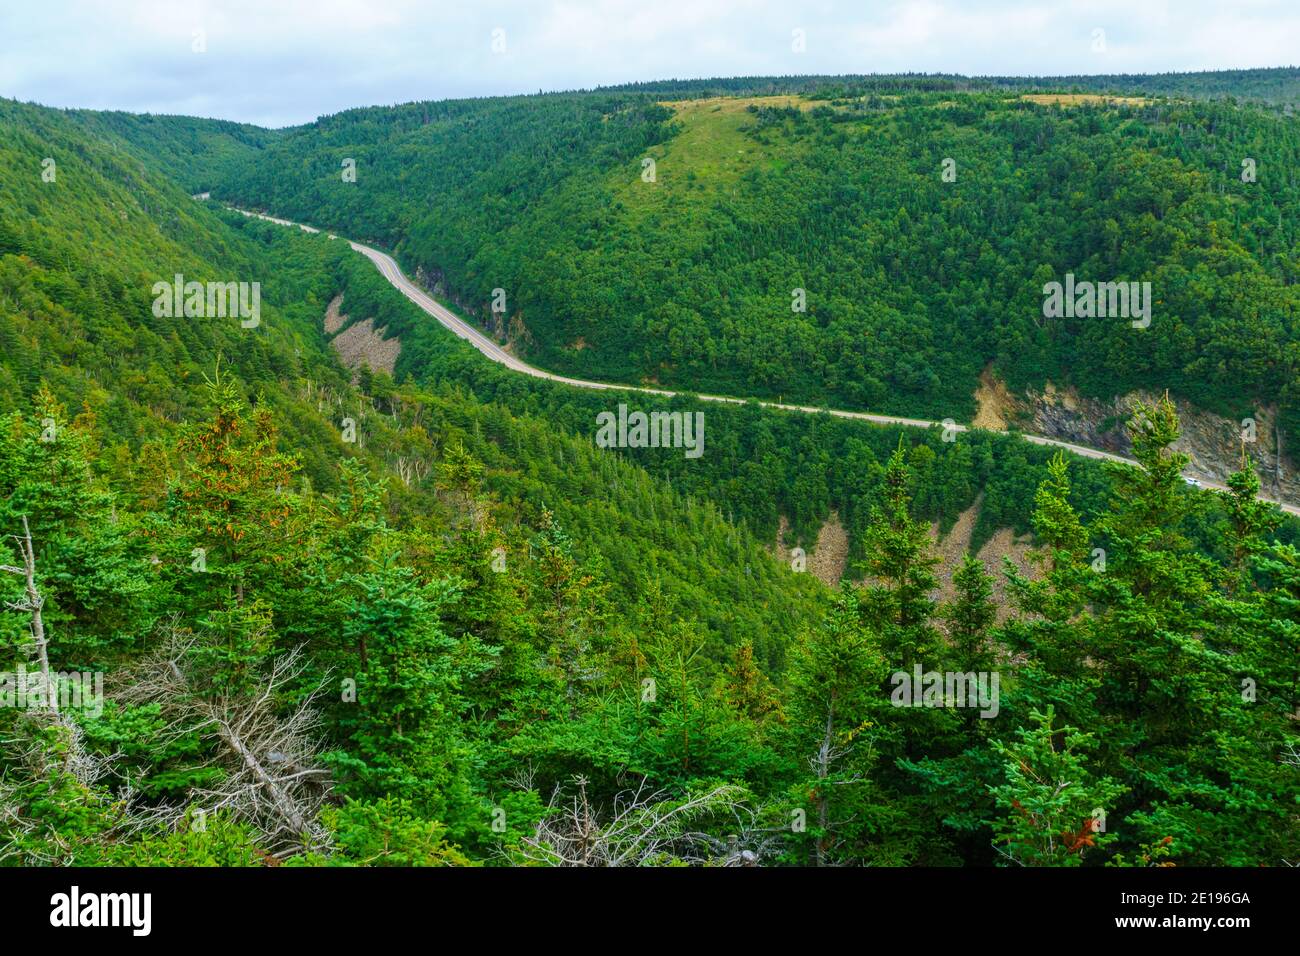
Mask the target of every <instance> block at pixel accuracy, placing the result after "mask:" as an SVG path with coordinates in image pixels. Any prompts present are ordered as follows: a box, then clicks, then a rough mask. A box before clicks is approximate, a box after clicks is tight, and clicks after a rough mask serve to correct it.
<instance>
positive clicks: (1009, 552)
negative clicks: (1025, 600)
mask: <svg viewBox="0 0 1300 956" xmlns="http://www.w3.org/2000/svg"><path fill="white" fill-rule="evenodd" d="M983 501H984V499H983V496H981V497H979V498H976V499H975V503H974V504H973V505H971V506H970V507H969V508H967V509H966V510H965V511H963V512H962V513H961V514H960V515H959V516H958V518H957V521H956V523H955V524H953V526H952V530H951V531H949V532H948V534H947V535H945V536H944V537H943V538H940V537H939V528H938V525H931V526H930V534H931V535H932V536H933V537H934V538H935V553H936V554H937V555H938V557H939V559H940V564H939V565H938V567H936V568H935V577H937V578H938V579H939V587H938V588H937V589H936V590H935V591H934V593H933V594H931V595H930V596H931V597H932V598H934V599H935V600H937V601H941V602H945V603H946V602H948V601H951V600H952V599H953V598H954V597H955V596H956V587H955V586H954V585H953V582H952V576H953V575H954V574H955V573H956V572H957V569H958V568H960V567H961V563H962V559H963V558H964V557H965V555H966V552H967V551H969V550H970V544H971V537H972V535H973V533H974V531H975V525H976V523H977V522H978V521H979V514H980V506H981V505H982V504H983ZM1032 544H1033V539H1032V537H1031V536H1030V535H1023V536H1021V537H1016V535H1015V533H1014V532H1013V531H1012V530H1011V529H1010V528H1001V529H999V530H998V531H997V532H996V533H995V534H994V535H993V537H991V538H990V539H989V540H988V541H987V542H985V544H984V546H983V547H982V548H980V549H979V551H978V552H977V553H976V555H975V557H976V559H977V560H978V561H979V562H980V564H982V565H984V570H985V571H987V572H988V573H989V574H991V575H992V576H993V595H992V600H993V602H994V603H995V604H996V605H997V608H998V617H997V620H998V623H999V624H1001V623H1003V622H1004V621H1005V620H1006V619H1007V618H1008V617H1010V615H1011V607H1010V604H1009V602H1008V599H1007V578H1006V574H1005V571H1004V566H1003V563H1002V559H1003V558H1010V559H1011V563H1012V564H1013V565H1015V567H1016V568H1017V569H1018V570H1019V571H1020V573H1021V574H1024V575H1026V576H1027V577H1029V578H1031V579H1036V578H1037V577H1038V576H1039V573H1040V572H1039V569H1038V567H1037V566H1035V565H1033V564H1031V563H1030V560H1029V554H1030V550H1031V548H1032Z"/></svg>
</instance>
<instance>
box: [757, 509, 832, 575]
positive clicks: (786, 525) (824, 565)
mask: <svg viewBox="0 0 1300 956" xmlns="http://www.w3.org/2000/svg"><path fill="white" fill-rule="evenodd" d="M789 530H790V522H789V521H788V520H787V519H786V517H785V515H781V518H780V521H779V522H778V524H777V529H776V542H775V543H774V544H773V546H772V554H773V555H775V557H776V559H777V560H778V561H780V562H781V563H782V564H784V565H785V566H786V567H791V566H792V565H793V563H794V549H793V548H788V547H786V544H785V536H786V533H787V532H788V531H789ZM804 557H805V562H806V564H805V568H806V570H807V571H809V572H811V573H812V575H813V577H815V578H817V580H819V581H821V582H822V583H823V584H825V585H827V586H828V587H832V588H834V587H839V584H840V579H841V578H843V577H844V569H845V567H847V565H848V561H849V533H848V532H847V531H845V530H844V525H843V524H841V523H840V516H839V514H838V513H837V512H834V511H832V512H831V513H830V514H829V515H828V516H827V518H826V521H825V522H824V523H823V524H822V526H821V529H820V530H819V531H818V532H817V543H816V544H815V545H813V549H812V553H811V554H805V556H804Z"/></svg>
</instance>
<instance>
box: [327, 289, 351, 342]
mask: <svg viewBox="0 0 1300 956" xmlns="http://www.w3.org/2000/svg"><path fill="white" fill-rule="evenodd" d="M342 304H343V296H342V295H341V294H340V295H336V296H335V297H334V298H332V299H330V304H329V305H328V306H326V307H325V334H326V335H333V334H334V333H335V332H337V331H338V330H339V329H341V328H343V323H344V321H345V320H346V319H347V316H345V315H343V314H342V313H341V312H339V306H341V305H342Z"/></svg>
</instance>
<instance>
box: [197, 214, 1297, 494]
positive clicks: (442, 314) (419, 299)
mask: <svg viewBox="0 0 1300 956" xmlns="http://www.w3.org/2000/svg"><path fill="white" fill-rule="evenodd" d="M196 198H197V197H196ZM229 208H231V209H234V210H235V211H237V212H241V213H243V214H244V215H245V216H253V217H256V218H258V219H265V220H266V221H268V222H274V223H278V224H279V225H282V226H297V227H298V228H299V229H302V230H303V231H304V232H320V230H319V229H316V228H314V227H312V226H307V225H303V224H302V223H299V222H291V221H290V220H288V219H278V218H276V217H275V216H268V215H266V214H264V213H259V212H250V211H249V210H247V209H240V208H239V207H237V206H231V207H229ZM329 237H330V238H331V239H337V238H338V237H337V236H335V235H333V234H329ZM347 242H348V244H349V245H350V246H352V248H353V249H355V250H356V251H357V252H359V253H361V254H362V255H363V256H365V257H366V258H367V259H369V260H370V261H371V262H373V263H374V264H375V267H376V268H377V269H378V270H379V271H380V272H381V273H383V276H384V278H385V279H387V280H388V281H389V282H391V283H392V284H393V285H394V286H395V287H396V288H397V289H398V291H400V292H401V293H402V294H403V295H405V296H406V297H407V298H408V299H410V300H411V301H412V302H414V303H415V304H416V305H417V306H419V307H420V308H421V309H423V310H424V311H425V312H427V313H428V314H429V315H431V316H433V317H434V318H435V319H437V320H438V322H439V323H440V324H441V325H442V326H443V327H444V328H446V329H448V330H449V331H451V332H452V333H454V334H455V335H457V336H459V337H460V338H462V339H464V340H465V341H467V342H469V344H470V345H472V346H474V348H476V349H478V350H479V351H480V352H482V353H483V354H484V355H485V356H487V357H488V358H490V359H491V360H492V361H494V362H497V363H499V364H501V365H504V366H506V367H507V368H509V369H511V370H512V371H515V372H520V373H522V374H524V375H531V376H533V377H534V378H544V379H547V380H548V381H552V382H561V383H563V384H565V385H572V386H573V387H575V388H592V389H610V390H615V391H620V392H641V393H643V394H648V395H663V396H665V397H669V398H671V397H673V396H674V395H677V394H678V393H677V392H672V391H667V390H665V389H661V388H648V387H646V386H644V385H616V384H612V383H609V382H593V381H589V380H587V379H582V378H569V377H568V376H565V375H556V374H555V373H553V372H547V371H546V370H544V369H540V368H536V367H535V366H532V365H529V364H528V363H527V362H524V361H521V360H520V359H519V358H517V357H516V356H514V355H511V354H510V353H509V352H507V351H506V350H505V349H503V348H502V347H501V346H500V345H498V344H497V343H496V342H494V341H492V339H490V338H488V337H487V336H486V335H484V334H483V333H482V332H480V331H479V330H478V329H476V328H475V327H474V326H472V325H470V324H469V323H468V322H466V321H465V320H464V319H462V318H460V317H459V316H457V315H456V314H455V313H454V312H452V311H451V310H450V309H448V308H447V307H446V306H444V305H442V304H441V303H439V302H438V301H437V300H435V299H434V298H433V297H432V296H430V295H429V294H428V293H427V292H425V291H424V290H423V289H421V288H420V287H419V286H417V285H416V284H415V283H414V282H412V281H411V280H410V279H408V278H407V277H406V274H405V273H404V272H402V269H401V267H400V266H398V264H397V261H396V260H395V259H394V258H393V257H392V256H390V255H388V254H387V253H385V252H380V251H379V250H378V249H374V248H371V247H370V246H367V245H363V244H362V243H359V242H353V241H352V240H351V239H349V240H347ZM690 394H691V395H692V396H693V397H694V398H698V399H700V400H701V401H705V402H726V403H728V404H732V405H744V404H746V403H747V402H749V401H751V399H745V398H731V397H729V396H726V395H704V394H700V393H697V392H692V393H690ZM754 401H756V403H757V404H758V405H761V406H763V407H764V408H779V409H781V410H782V411H787V412H804V413H807V414H813V415H816V414H822V413H825V414H827V415H834V416H835V417H836V418H853V419H858V420H861V421H867V422H875V423H876V424H879V425H907V426H910V427H913V428H932V427H939V428H945V427H946V428H948V429H950V430H951V431H954V432H964V431H969V430H970V426H968V425H959V424H954V423H951V422H933V421H927V420H925V419H921V418H899V417H896V416H893V415H875V414H872V413H871V412H850V411H844V410H842V409H835V408H817V407H814V406H811V405H787V404H784V403H782V402H770V401H762V400H754ZM1020 437H1021V438H1023V439H1024V440H1025V441H1028V442H1033V443H1034V444H1035V445H1047V446H1050V447H1052V448H1062V449H1064V450H1066V451H1069V452H1073V453H1074V454H1076V455H1082V456H1083V457H1085V458H1097V459H1102V460H1105V461H1114V462H1118V463H1120V464H1124V465H1135V466H1136V465H1137V462H1136V461H1134V460H1133V459H1132V458H1126V457H1124V456H1123V455H1116V454H1113V453H1111V452H1108V451H1101V450H1100V449H1097V448H1090V447H1088V446H1087V445H1076V444H1074V443H1072V442H1067V441H1061V440H1060V439H1058V438H1047V437H1045V436H1043V435H1029V434H1025V433H1023V432H1022V433H1021V434H1020ZM1198 484H1199V486H1200V487H1202V488H1210V489H1213V490H1216V491H1226V490H1227V486H1226V485H1221V484H1218V483H1216V482H1213V481H1208V480H1206V479H1199V480H1198ZM1260 498H1261V500H1263V501H1269V502H1272V503H1273V504H1275V505H1277V506H1278V507H1279V508H1281V509H1282V510H1283V511H1285V512H1287V513H1288V514H1293V515H1300V506H1296V505H1291V504H1286V503H1285V502H1281V501H1277V500H1276V499H1274V498H1269V497H1267V496H1265V495H1260Z"/></svg>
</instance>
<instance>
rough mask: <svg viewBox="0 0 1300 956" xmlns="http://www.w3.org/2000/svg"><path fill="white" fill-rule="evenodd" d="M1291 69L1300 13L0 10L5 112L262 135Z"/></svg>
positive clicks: (12, 0)
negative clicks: (174, 122) (733, 85)
mask: <svg viewBox="0 0 1300 956" xmlns="http://www.w3.org/2000/svg"><path fill="white" fill-rule="evenodd" d="M796 31H802V33H801V34H799V33H796ZM1098 31H1102V32H1098ZM801 37H802V46H803V49H802V51H800V50H798V49H797V47H799V46H800V38H801ZM1297 61H1300V0H802V2H800V0H461V2H451V0H424V2H416V0H134V2H129V0H3V6H2V7H0V95H2V96H9V97H16V98H18V99H21V100H35V101H36V102H38V103H44V104H46V105H50V106H83V107H91V108H95V109H124V110H133V111H136V112H156V113H188V114H193V115H198V116H214V117H221V118H224V119H233V120H242V121H246V122H252V123H260V124H263V125H269V126H283V125H287V124H291V123H301V122H305V121H308V120H311V119H314V118H315V117H316V116H319V115H321V114H323V113H331V112H336V111H338V110H341V109H346V108H348V107H353V106H368V105H374V104H386V103H399V102H406V101H409V100H417V99H443V98H446V97H462V96H483V95H490V94H499V93H531V92H536V91H537V90H539V89H544V90H557V89H575V88H583V87H591V86H599V85H607V84H611V83H624V82H630V81H634V80H656V79H668V78H674V77H708V76H736V75H751V74H786V73H872V72H880V73H890V72H899V71H919V72H945V73H966V74H990V73H994V74H1038V75H1042V74H1062V73H1120V72H1161V71H1166V70H1203V69H1228V68H1235V67H1260V66H1286V65H1291V64H1293V63H1295V62H1297Z"/></svg>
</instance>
